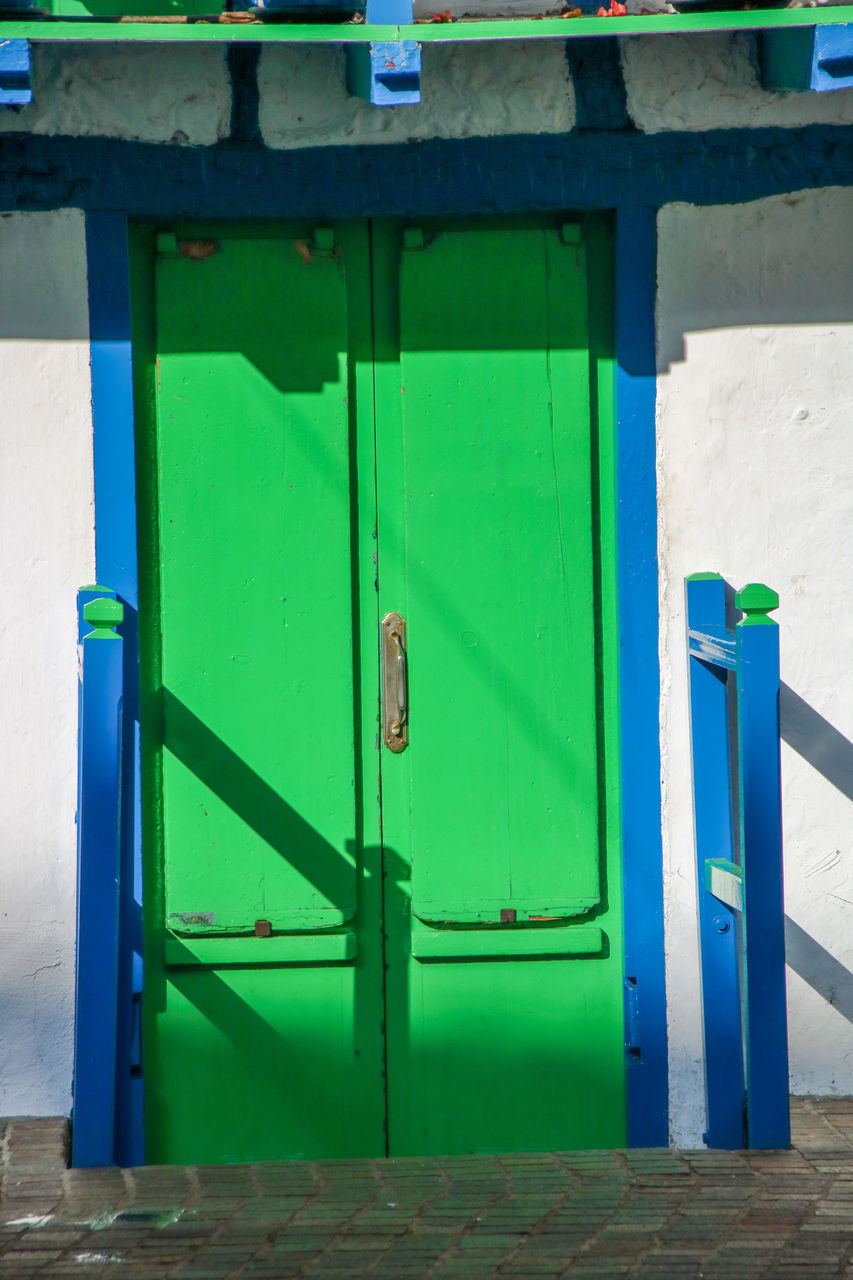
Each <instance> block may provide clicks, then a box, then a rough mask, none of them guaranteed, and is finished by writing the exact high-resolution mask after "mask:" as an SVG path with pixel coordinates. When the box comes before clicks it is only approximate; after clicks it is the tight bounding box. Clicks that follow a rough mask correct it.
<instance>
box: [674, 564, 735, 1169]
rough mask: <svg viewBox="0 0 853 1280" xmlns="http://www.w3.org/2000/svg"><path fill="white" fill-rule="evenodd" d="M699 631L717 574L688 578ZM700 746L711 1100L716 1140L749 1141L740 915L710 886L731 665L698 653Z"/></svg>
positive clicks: (708, 622) (729, 857)
mask: <svg viewBox="0 0 853 1280" xmlns="http://www.w3.org/2000/svg"><path fill="white" fill-rule="evenodd" d="M686 596H687V627H688V632H689V633H690V634H691V636H692V635H693V634H694V633H701V634H702V635H703V636H704V637H707V636H709V635H714V634H715V633H720V634H722V633H724V632H725V626H726V600H725V583H724V582H723V579H722V578H721V577H720V575H719V574H717V573H697V574H693V576H692V577H690V578H688V579H687V583H686ZM688 665H689V676H690V722H691V742H692V748H693V753H692V754H693V810H694V814H695V832H696V877H697V888H698V892H697V903H698V914H699V953H700V973H701V991H702V1009H703V1018H702V1029H703V1037H704V1048H705V1101H706V1119H707V1131H706V1133H705V1141H706V1142H707V1144H708V1146H710V1147H725V1148H729V1149H737V1148H739V1147H742V1146H744V1145H745V1134H744V1072H743V1039H742V1026H741V1013H740V975H739V973H738V954H737V942H738V934H737V919H736V917H735V913H734V911H733V910H732V908H731V907H729V906H727V905H726V904H725V903H723V902H721V901H719V900H718V899H717V898H714V897H712V896H711V894H710V893H706V892H705V863H706V860H707V859H708V858H722V859H725V860H726V861H728V862H733V861H734V847H733V845H734V841H733V830H732V798H731V777H730V758H729V727H728V696H727V685H726V676H727V672H726V668H725V667H722V666H719V665H717V664H716V663H712V662H709V661H703V660H702V658H700V657H698V656H696V655H695V654H694V655H691V657H690V658H689V660H688Z"/></svg>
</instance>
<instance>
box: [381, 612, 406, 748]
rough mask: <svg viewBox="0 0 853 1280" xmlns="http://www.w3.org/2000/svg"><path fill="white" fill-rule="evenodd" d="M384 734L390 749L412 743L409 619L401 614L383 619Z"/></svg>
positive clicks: (388, 614) (392, 614)
mask: <svg viewBox="0 0 853 1280" xmlns="http://www.w3.org/2000/svg"><path fill="white" fill-rule="evenodd" d="M382 737H383V739H384V742H385V746H386V747H387V748H388V750H389V751H394V752H397V753H399V752H401V751H405V750H406V747H407V746H408V745H409V665H408V656H407V652H406V620H405V618H401V617H400V615H399V613H386V615H385V617H384V618H383V619H382Z"/></svg>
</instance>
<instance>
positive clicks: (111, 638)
mask: <svg viewBox="0 0 853 1280" xmlns="http://www.w3.org/2000/svg"><path fill="white" fill-rule="evenodd" d="M99 592H101V588H98V587H84V588H83V589H82V590H81V592H80V596H79V605H80V615H81V618H82V621H81V625H80V635H81V640H80V650H81V653H80V703H79V705H80V733H79V747H78V809H77V885H78V889H77V969H76V984H77V991H76V996H77V1016H76V1025H75V1036H74V1111H73V1131H72V1163H73V1164H74V1166H75V1167H77V1168H89V1167H92V1166H98V1165H109V1164H113V1163H114V1160H115V1097H116V1026H117V1016H118V952H117V941H116V939H117V923H118V910H119V898H118V890H119V843H120V822H121V739H122V725H121V717H122V697H123V662H124V642H123V640H122V638H121V636H120V635H119V634H118V631H117V629H116V628H117V627H118V626H119V625H120V624H121V622H122V620H123V617H124V606H123V605H122V604H121V602H120V601H119V600H116V599H115V597H114V594H113V593H112V592H107V591H103V593H102V594H97V593H99Z"/></svg>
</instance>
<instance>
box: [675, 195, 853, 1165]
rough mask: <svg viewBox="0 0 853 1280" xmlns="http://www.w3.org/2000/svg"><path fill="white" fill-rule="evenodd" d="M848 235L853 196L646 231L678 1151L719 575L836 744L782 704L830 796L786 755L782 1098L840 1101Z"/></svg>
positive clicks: (688, 1127) (851, 340) (849, 1049)
mask: <svg viewBox="0 0 853 1280" xmlns="http://www.w3.org/2000/svg"><path fill="white" fill-rule="evenodd" d="M851 227H853V191H850V190H843V189H832V190H824V191H809V192H801V193H796V194H792V195H788V196H783V197H779V198H773V199H768V200H761V201H757V202H754V203H751V204H744V205H737V206H728V207H716V208H709V209H700V208H695V207H691V206H685V205H670V206H668V207H667V208H665V209H663V210H662V212H661V214H660V218H659V223H658V230H659V256H658V271H659V282H658V362H659V381H658V407H657V430H658V483H659V554H660V571H661V586H660V592H661V664H662V679H663V696H662V704H661V711H662V724H661V746H662V751H663V785H664V799H663V833H664V857H665V875H666V890H665V892H666V928H667V953H668V962H669V963H668V1000H669V1030H670V1055H671V1057H670V1061H671V1102H672V1117H673V1136H674V1139H675V1140H676V1141H677V1142H679V1143H696V1142H698V1141H699V1140H700V1136H701V1132H702V1129H703V1128H704V1116H703V1114H702V1093H701V1084H702V1048H701V1027H700V1013H699V994H698V992H699V978H698V956H697V942H696V932H695V918H696V906H695V903H696V885H695V873H694V854H693V830H692V813H691V793H690V750H689V740H688V719H687V717H688V707H687V683H686V680H687V669H686V658H685V639H684V604H683V599H684V587H683V579H684V577H685V575H687V574H689V573H693V572H697V571H701V570H716V571H718V572H719V573H722V574H723V576H724V577H725V578H727V579H728V580H729V581H730V582H731V583H732V584H733V585H735V586H736V587H740V586H743V585H744V584H745V583H747V582H750V581H764V582H766V583H768V584H769V585H770V586H772V587H774V588H775V589H776V590H777V591H778V592H779V595H780V597H781V607H780V609H779V611H778V614H777V615H776V616H777V618H778V621H779V624H780V626H781V628H782V630H781V644H782V678H783V681H784V682H785V683H786V684H787V685H788V686H790V688H791V689H792V690H793V691H794V693H795V694H796V695H797V696H798V698H800V699H802V700H804V701H805V703H807V704H808V706H810V707H811V708H813V709H814V711H815V712H817V713H818V714H819V716H822V717H823V718H824V719H825V720H826V721H828V722H829V724H830V725H831V726H833V727H834V729H835V730H837V732H838V735H840V736H835V735H833V734H832V732H831V730H829V729H828V728H823V729H821V724H820V721H819V720H817V719H816V718H815V717H812V716H811V715H810V714H809V712H808V710H807V708H803V707H802V705H801V704H799V703H797V702H796V700H795V699H793V698H790V697H788V698H786V699H784V700H783V727H784V723H786V724H787V732H788V736H790V737H796V739H797V741H798V742H799V744H800V745H801V746H802V747H806V749H807V750H809V751H812V752H813V751H819V752H820V753H821V755H822V766H823V768H824V771H825V772H827V773H829V774H830V775H831V776H832V777H833V779H834V781H833V782H830V781H828V780H827V778H826V777H825V776H823V775H822V773H821V772H819V771H818V770H816V769H815V768H814V767H812V766H811V765H810V764H808V763H806V762H805V760H804V759H803V758H802V757H801V755H799V754H798V753H797V752H796V751H793V750H791V749H790V748H789V747H787V746H785V747H784V748H783V787H784V828H785V887H786V893H787V912H788V915H789V916H790V917H791V918H792V920H793V921H794V922H795V924H796V925H797V926H799V930H797V929H795V930H794V931H793V933H792V937H791V938H790V939H789V946H790V950H791V959H792V960H793V961H794V962H795V964H796V966H797V968H798V969H800V970H801V971H802V972H805V973H807V974H808V976H809V978H810V980H811V981H812V982H813V983H814V984H815V985H817V986H819V987H821V988H822V989H823V991H824V995H820V994H818V993H817V992H816V991H815V990H814V989H813V986H811V985H809V984H808V983H807V982H806V981H804V979H803V978H802V977H801V976H799V974H798V973H797V972H794V971H793V970H792V969H790V968H789V972H788V992H789V1027H790V1042H791V1079H792V1087H793V1089H794V1091H795V1092H801V1093H802V1092H819V1093H833V1092H846V1093H850V1092H853V1025H851V1022H850V1021H849V1019H850V1018H853V975H851V974H850V973H847V972H846V971H847V970H849V969H853V930H851V918H853V917H851V906H853V801H851V798H850V797H851V796H853V745H850V743H851V742H853V657H851V655H853V602H851V585H853V254H851V252H850V230H851ZM818 731H820V732H818ZM845 739H846V740H849V741H848V742H846V743H845V741H844V740H845ZM809 740H811V743H812V745H811V747H810V748H808V747H807V743H808V741H809ZM836 784H837V785H836ZM845 790H846V792H847V794H844V793H843V792H844V791H845ZM802 931H805V935H807V936H804V934H803V932H802ZM827 997H828V998H827ZM830 1000H831V1001H832V1003H830V1002H829V1001H830Z"/></svg>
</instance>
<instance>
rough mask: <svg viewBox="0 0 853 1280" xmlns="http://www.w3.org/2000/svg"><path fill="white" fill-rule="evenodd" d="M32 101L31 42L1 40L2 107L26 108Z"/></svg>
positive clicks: (0, 101)
mask: <svg viewBox="0 0 853 1280" xmlns="http://www.w3.org/2000/svg"><path fill="white" fill-rule="evenodd" d="M32 100H33V82H32V67H31V64H30V42H29V40H0V106H3V107H25V106H26V105H27V103H28V102H32Z"/></svg>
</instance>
